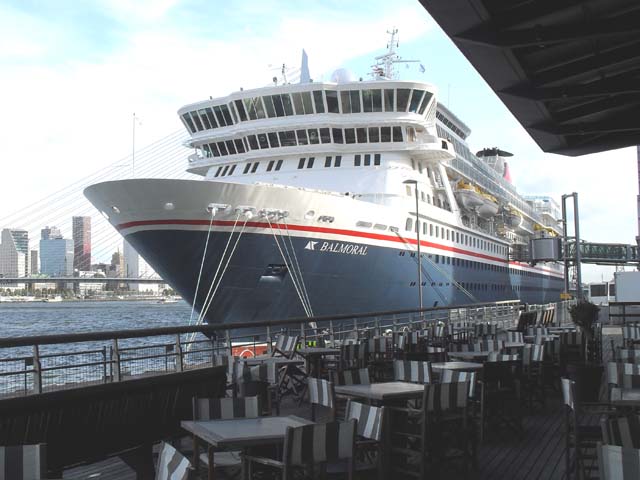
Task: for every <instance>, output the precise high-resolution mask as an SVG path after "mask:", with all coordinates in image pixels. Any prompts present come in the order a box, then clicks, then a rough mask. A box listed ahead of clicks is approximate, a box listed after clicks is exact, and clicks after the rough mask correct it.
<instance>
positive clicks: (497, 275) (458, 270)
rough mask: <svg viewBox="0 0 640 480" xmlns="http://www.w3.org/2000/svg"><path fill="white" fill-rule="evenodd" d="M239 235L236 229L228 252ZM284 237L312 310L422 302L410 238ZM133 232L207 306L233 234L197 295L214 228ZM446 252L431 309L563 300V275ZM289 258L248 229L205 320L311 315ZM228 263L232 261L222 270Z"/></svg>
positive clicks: (218, 247) (193, 299) (432, 270)
mask: <svg viewBox="0 0 640 480" xmlns="http://www.w3.org/2000/svg"><path fill="white" fill-rule="evenodd" d="M238 235H239V234H238V233H237V232H236V233H235V234H234V235H233V238H232V240H231V242H230V246H229V249H228V252H227V253H229V251H231V249H232V248H233V246H234V244H235V241H236V239H237V237H238ZM283 238H286V239H287V245H288V246H289V248H291V245H293V248H294V249H295V253H296V255H295V257H297V261H298V262H299V265H300V269H301V271H302V277H303V280H304V284H305V286H306V291H307V292H308V297H309V300H310V304H311V308H312V309H313V314H314V315H330V314H342V313H362V312H372V311H383V310H395V309H411V308H417V306H418V293H417V285H416V279H417V260H418V259H417V256H416V254H415V253H412V252H411V251H409V250H407V249H406V248H405V247H404V245H403V244H398V248H390V247H381V246H375V245H365V244H362V243H356V242H344V241H335V240H332V239H329V238H322V237H321V236H319V237H317V238H308V237H295V236H293V235H292V236H291V237H287V236H286V235H285V236H283V237H280V238H279V240H280V241H281V242H282V241H283V240H282V239H283ZM126 239H127V241H129V242H130V243H131V244H132V245H133V246H134V248H135V249H136V250H137V251H138V252H139V253H140V254H141V255H142V256H143V257H144V258H145V260H146V261H147V262H148V263H149V264H150V265H151V266H152V267H153V268H154V269H155V270H156V271H157V272H158V273H159V274H160V275H161V276H162V278H164V279H165V280H167V281H168V283H169V284H170V285H171V286H172V287H173V288H174V289H175V290H176V291H177V292H179V293H180V295H182V296H183V298H185V299H186V300H187V301H189V302H190V303H192V304H193V303H195V306H196V310H198V311H200V310H202V309H203V304H204V300H205V297H206V296H207V292H208V291H209V290H210V287H211V285H212V282H213V279H214V275H215V272H216V270H218V267H219V266H220V265H221V262H222V253H223V251H224V250H225V246H226V244H227V241H228V240H229V233H227V232H219V231H215V232H212V233H211V236H210V238H209V244H208V248H207V252H206V257H205V261H204V268H203V271H202V278H201V280H200V285H199V288H198V292H197V293H196V286H197V283H198V272H199V271H200V265H201V262H202V256H203V250H204V245H205V242H206V240H207V232H206V231H195V230H179V229H177V230H143V231H138V232H132V233H129V234H128V235H126ZM289 239H290V242H291V243H289ZM446 253H448V255H435V254H433V255H428V254H423V261H422V265H423V286H422V290H423V298H424V301H423V304H424V306H425V307H430V306H436V305H437V306H444V305H456V304H469V303H475V302H492V301H500V300H516V299H520V300H521V301H523V302H527V303H549V302H556V301H558V300H559V297H560V292H561V291H562V290H563V280H562V278H559V277H557V276H553V275H550V274H548V273H543V272H542V270H540V273H535V272H532V271H530V270H529V271H527V272H526V273H524V274H523V273H522V272H523V271H522V270H519V269H514V268H508V267H507V265H508V264H507V262H506V261H505V263H504V265H505V266H504V267H496V266H495V265H492V264H489V263H483V262H481V261H477V262H470V261H465V260H462V259H460V258H456V257H455V256H453V254H452V253H450V252H446ZM225 262H226V260H225ZM287 263H289V262H285V260H284V259H283V256H282V254H281V252H280V250H279V249H278V246H277V245H276V242H275V240H274V237H273V236H272V235H267V234H258V233H253V232H251V233H244V234H243V235H242V237H241V238H240V240H239V242H238V243H237V247H236V249H235V251H234V253H233V256H232V258H231V260H230V262H229V265H228V268H227V269H226V271H225V273H224V276H223V277H222V281H221V283H220V286H219V288H218V289H217V291H216V294H215V296H214V299H213V301H212V302H211V304H210V306H209V308H208V309H207V313H206V315H205V319H206V321H207V322H209V323H224V324H232V323H238V322H252V321H256V322H257V321H262V320H275V319H284V318H288V317H294V316H296V317H297V316H304V315H305V311H304V309H303V306H302V303H301V301H300V299H299V295H298V293H297V292H296V288H295V286H294V283H293V282H292V272H291V268H287V267H284V268H283V266H284V265H286V264H287ZM223 267H224V262H222V265H221V266H220V270H222V269H223ZM519 272H520V273H519ZM454 280H455V282H459V283H462V284H463V286H464V287H465V289H466V290H468V291H469V292H470V293H471V294H472V296H473V298H472V297H470V296H469V295H467V294H465V293H464V292H463V291H462V290H461V289H459V288H457V287H456V286H455V285H454Z"/></svg>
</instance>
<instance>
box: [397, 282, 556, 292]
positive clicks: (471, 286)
mask: <svg viewBox="0 0 640 480" xmlns="http://www.w3.org/2000/svg"><path fill="white" fill-rule="evenodd" d="M416 283H417V282H411V283H410V284H409V286H410V287H415V285H416ZM426 283H427V282H423V283H422V285H423V286H425V285H426ZM450 285H451V283H449V282H446V283H444V282H431V286H432V287H436V286H438V287H445V286H446V287H449V286H450ZM459 285H460V286H461V287H462V288H464V289H465V290H468V291H474V290H475V291H482V292H488V291H489V290H491V291H494V292H498V291H502V292H504V291H507V290H510V291H512V292H524V291H531V292H533V291H536V292H540V291H542V292H561V291H562V290H563V289H562V288H553V287H538V286H535V285H506V284H498V283H476V282H460V283H459Z"/></svg>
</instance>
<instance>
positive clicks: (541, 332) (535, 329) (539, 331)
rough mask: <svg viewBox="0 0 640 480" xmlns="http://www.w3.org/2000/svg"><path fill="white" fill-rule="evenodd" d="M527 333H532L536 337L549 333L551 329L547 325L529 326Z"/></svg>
mask: <svg viewBox="0 0 640 480" xmlns="http://www.w3.org/2000/svg"><path fill="white" fill-rule="evenodd" d="M527 335H532V336H534V337H537V336H539V335H549V329H548V328H547V327H536V326H529V327H527Z"/></svg>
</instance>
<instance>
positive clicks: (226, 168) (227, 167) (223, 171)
mask: <svg viewBox="0 0 640 480" xmlns="http://www.w3.org/2000/svg"><path fill="white" fill-rule="evenodd" d="M228 170H229V165H225V167H224V168H223V169H222V173H221V174H220V176H221V177H224V176H225V175H226V174H227V171H228Z"/></svg>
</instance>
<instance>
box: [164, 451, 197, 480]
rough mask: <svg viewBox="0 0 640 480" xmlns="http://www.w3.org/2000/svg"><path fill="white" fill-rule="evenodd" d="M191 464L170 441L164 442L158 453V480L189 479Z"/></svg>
mask: <svg viewBox="0 0 640 480" xmlns="http://www.w3.org/2000/svg"><path fill="white" fill-rule="evenodd" d="M190 470H191V464H190V463H189V460H187V459H186V458H184V457H183V456H182V454H180V452H178V451H177V450H176V449H175V448H173V447H172V446H171V445H169V444H168V443H163V444H162V448H161V449H160V455H158V466H157V468H156V480H187V478H189V471H190Z"/></svg>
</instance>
